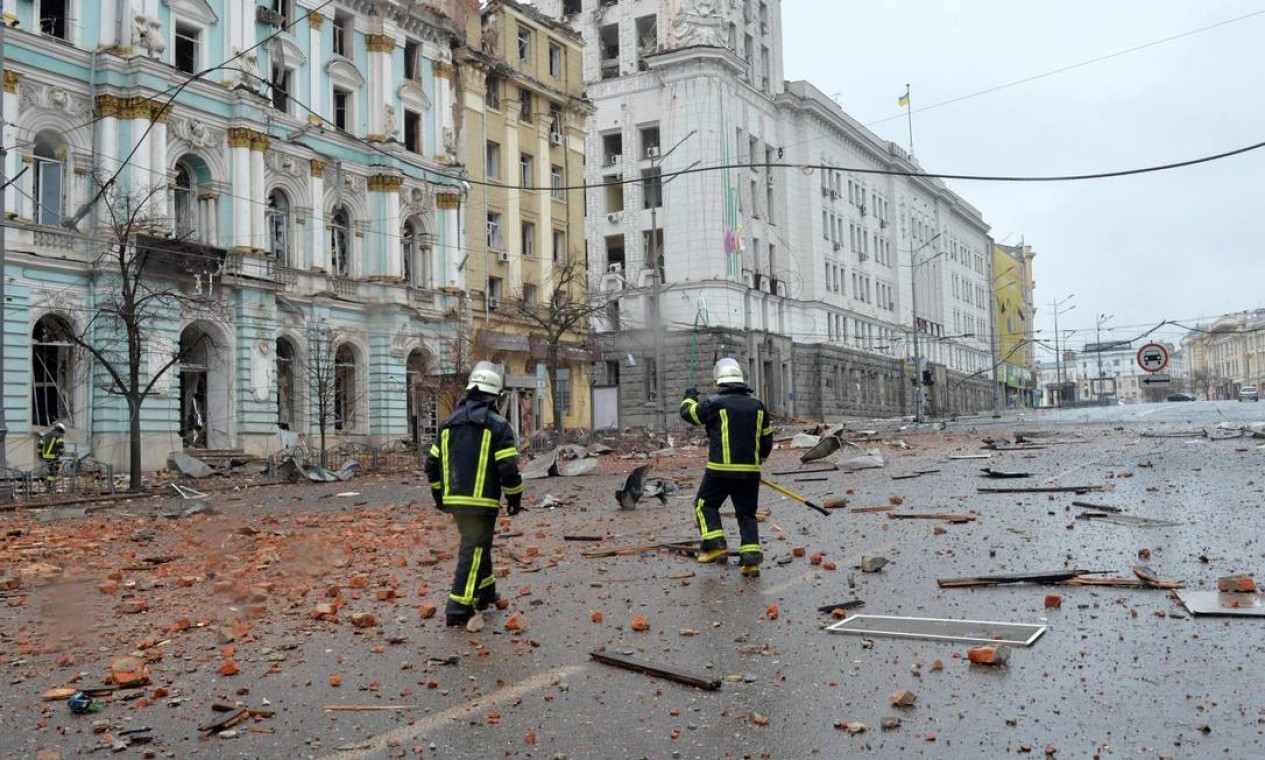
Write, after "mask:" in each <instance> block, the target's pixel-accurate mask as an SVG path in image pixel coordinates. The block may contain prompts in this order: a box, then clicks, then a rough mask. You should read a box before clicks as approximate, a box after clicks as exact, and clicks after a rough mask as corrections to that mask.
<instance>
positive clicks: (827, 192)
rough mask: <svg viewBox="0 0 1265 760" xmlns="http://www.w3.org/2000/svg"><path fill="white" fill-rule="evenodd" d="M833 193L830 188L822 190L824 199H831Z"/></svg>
mask: <svg viewBox="0 0 1265 760" xmlns="http://www.w3.org/2000/svg"><path fill="white" fill-rule="evenodd" d="M831 192H832V191H831V190H830V188H828V187H823V188H822V189H821V197H823V198H829V197H830V194H831Z"/></svg>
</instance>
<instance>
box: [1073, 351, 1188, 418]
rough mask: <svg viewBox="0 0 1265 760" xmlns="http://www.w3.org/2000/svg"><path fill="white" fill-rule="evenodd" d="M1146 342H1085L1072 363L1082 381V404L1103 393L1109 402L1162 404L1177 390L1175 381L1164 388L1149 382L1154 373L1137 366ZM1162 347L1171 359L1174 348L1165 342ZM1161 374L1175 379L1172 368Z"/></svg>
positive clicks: (1078, 388)
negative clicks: (1159, 402) (1139, 352)
mask: <svg viewBox="0 0 1265 760" xmlns="http://www.w3.org/2000/svg"><path fill="white" fill-rule="evenodd" d="M1143 342H1145V341H1143ZM1143 342H1139V343H1136V344H1135V343H1131V342H1127V341H1126V342H1120V341H1113V342H1109V343H1108V342H1104V343H1100V344H1095V343H1086V344H1085V346H1084V348H1083V349H1082V350H1081V352H1080V353H1079V354H1078V355H1077V356H1076V358H1075V359H1074V360H1073V362H1072V365H1074V366H1075V367H1076V369H1077V371H1078V378H1079V379H1078V380H1077V385H1076V397H1077V400H1078V401H1079V402H1081V403H1094V402H1095V401H1096V400H1097V399H1098V397H1099V394H1100V393H1101V394H1102V395H1103V396H1105V397H1106V400H1108V401H1122V402H1124V403H1126V404H1136V403H1143V402H1147V401H1159V400H1160V399H1163V398H1164V397H1166V396H1168V395H1169V394H1170V393H1172V392H1174V391H1175V390H1177V385H1176V384H1175V383H1173V382H1170V383H1168V384H1165V385H1156V384H1150V383H1148V382H1146V380H1147V379H1148V378H1150V377H1152V373H1150V372H1147V371H1146V370H1144V369H1142V368H1141V367H1139V366H1138V349H1139V348H1141V346H1142V343H1143ZM1161 344H1162V345H1164V346H1165V347H1166V348H1168V353H1169V356H1170V357H1171V356H1172V355H1173V351H1174V347H1173V345H1172V344H1170V343H1163V342H1162V341H1161ZM1160 374H1166V375H1169V376H1170V377H1171V376H1172V375H1171V372H1170V370H1169V369H1165V371H1164V372H1163V373H1160ZM1100 387H1101V391H1100V390H1099V389H1100Z"/></svg>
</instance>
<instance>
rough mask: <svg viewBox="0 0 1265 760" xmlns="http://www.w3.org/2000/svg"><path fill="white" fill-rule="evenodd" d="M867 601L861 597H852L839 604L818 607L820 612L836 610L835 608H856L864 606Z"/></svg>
mask: <svg viewBox="0 0 1265 760" xmlns="http://www.w3.org/2000/svg"><path fill="white" fill-rule="evenodd" d="M864 606H865V602H863V601H861V600H860V599H851V600H849V601H846V602H839V603H838V604H824V605H822V606H820V607H818V608H817V611H818V612H834V611H835V610H855V609H857V608H858V607H864Z"/></svg>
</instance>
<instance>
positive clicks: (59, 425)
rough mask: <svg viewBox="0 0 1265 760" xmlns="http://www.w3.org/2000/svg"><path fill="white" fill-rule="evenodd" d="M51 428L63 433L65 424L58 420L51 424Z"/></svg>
mask: <svg viewBox="0 0 1265 760" xmlns="http://www.w3.org/2000/svg"><path fill="white" fill-rule="evenodd" d="M53 430H56V431H57V432H59V433H64V432H66V426H65V425H63V424H62V423H60V422H58V423H57V424H56V425H53Z"/></svg>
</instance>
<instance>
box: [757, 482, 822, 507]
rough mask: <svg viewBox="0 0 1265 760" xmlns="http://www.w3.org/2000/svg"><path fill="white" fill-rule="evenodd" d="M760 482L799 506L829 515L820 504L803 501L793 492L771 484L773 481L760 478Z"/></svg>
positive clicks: (803, 499)
mask: <svg viewBox="0 0 1265 760" xmlns="http://www.w3.org/2000/svg"><path fill="white" fill-rule="evenodd" d="M760 482H761V483H763V484H764V485H766V486H768V487H769V488H772V489H773V490H774V491H777V492H778V493H780V494H782V495H783V496H788V497H790V498H792V499H794V500H795V501H798V502H799V503H800V504H803V505H804V506H806V507H808V508H809V509H812V510H814V511H817V512H820V513H822V514H823V515H829V514H830V510H828V509H826V508H825V507H823V506H821V505H820V504H815V503H813V502H811V501H809V500H808V499H805V498H804V497H803V496H800V495H799V494H797V493H795V492H794V491H791V490H790V489H787V488H783V487H782V486H779V485H778V484H777V483H774V482H773V481H771V480H765V479H764V478H760Z"/></svg>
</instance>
